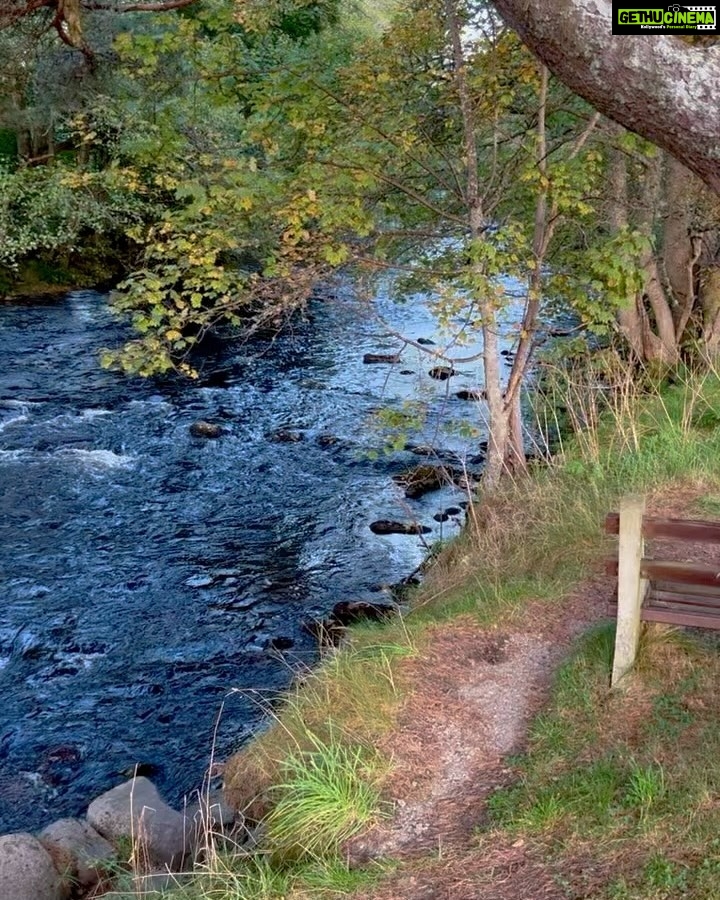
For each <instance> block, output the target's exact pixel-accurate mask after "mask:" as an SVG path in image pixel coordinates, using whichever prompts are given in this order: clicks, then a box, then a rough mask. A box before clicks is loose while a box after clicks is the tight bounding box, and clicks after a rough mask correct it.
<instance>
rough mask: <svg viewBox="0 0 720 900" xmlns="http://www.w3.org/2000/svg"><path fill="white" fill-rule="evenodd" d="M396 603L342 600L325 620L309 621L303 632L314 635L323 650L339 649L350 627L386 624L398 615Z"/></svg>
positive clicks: (304, 624) (305, 623)
mask: <svg viewBox="0 0 720 900" xmlns="http://www.w3.org/2000/svg"><path fill="white" fill-rule="evenodd" d="M397 613H398V608H397V606H396V605H395V604H394V603H372V602H370V601H368V600H341V601H340V602H339V603H336V604H335V606H333V608H332V612H331V613H330V614H329V615H328V616H326V617H325V618H324V619H307V620H306V621H305V622H303V625H302V627H303V631H305V632H307V633H308V634H310V635H312V637H314V638H315V639H316V640H317V642H318V645H319V646H320V648H321V649H329V648H332V647H338V646H339V645H340V644H341V643H342V641H343V639H344V637H345V635H346V634H347V629H348V626H350V625H356V624H357V623H358V622H384V621H387V620H388V619H390V618H392V617H393V616H395V615H397Z"/></svg>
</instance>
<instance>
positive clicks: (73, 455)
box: [53, 447, 135, 469]
mask: <svg viewBox="0 0 720 900" xmlns="http://www.w3.org/2000/svg"><path fill="white" fill-rule="evenodd" d="M53 456H54V457H56V458H58V459H77V460H79V461H80V462H83V463H86V464H87V465H88V466H93V467H98V468H103V469H128V468H130V467H131V466H132V465H133V464H134V462H135V459H134V457H132V456H124V455H123V454H121V453H113V451H112V450H79V449H77V448H74V447H73V448H65V449H62V450H56V451H55V453H53Z"/></svg>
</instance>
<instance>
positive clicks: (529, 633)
mask: <svg viewBox="0 0 720 900" xmlns="http://www.w3.org/2000/svg"><path fill="white" fill-rule="evenodd" d="M691 493H692V492H691ZM692 499H693V497H692V496H691V495H689V494H688V493H687V492H684V493H683V495H682V496H678V495H674V496H672V497H666V498H665V500H664V501H663V502H655V503H653V504H652V506H651V508H650V509H649V511H650V512H652V513H654V514H662V515H676V516H683V515H688V514H689V513H688V511H687V510H688V506H689V503H690V502H691V500H692ZM660 550H662V552H663V554H665V553H668V554H672V555H673V556H674V557H675V558H677V559H686V560H694V561H697V560H703V559H707V558H708V555H709V554H710V555H712V554H714V555H715V558H716V556H717V551H716V550H715V549H714V548H708V546H707V545H702V544H701V545H688V544H680V545H677V546H669V545H668V544H667V543H664V544H663V545H662V546H661V547H660V546H658V548H657V551H658V553H659V551H660ZM613 590H614V584H613V580H612V579H610V578H608V577H607V576H605V575H604V574H600V573H597V574H595V575H593V576H592V577H589V578H588V580H586V581H585V582H583V583H582V584H581V585H579V586H578V587H577V588H576V590H575V591H574V592H573V593H572V594H571V595H570V596H568V597H566V598H565V599H563V600H562V601H561V602H559V603H556V604H552V603H542V604H540V603H538V604H533V605H531V606H530V607H528V608H527V609H526V610H525V612H524V614H523V615H522V618H521V620H520V621H519V622H517V623H515V624H513V625H512V626H511V627H502V626H498V627H496V628H489V629H483V628H480V627H479V626H478V624H477V623H474V622H473V621H472V620H471V619H470V618H466V619H461V620H455V621H454V622H452V623H449V624H444V625H439V626H437V628H436V630H435V632H434V633H433V636H432V640H431V642H430V645H429V650H428V651H427V652H425V653H423V655H422V656H421V657H419V658H416V659H413V660H409V661H408V662H407V664H406V665H407V669H406V675H407V679H408V684H409V685H410V686H411V687H410V690H409V693H408V700H407V702H406V705H405V707H404V709H403V711H402V714H401V716H400V720H399V722H398V727H397V728H396V729H395V731H394V732H393V733H392V734H391V735H390V736H389V738H388V739H387V741H386V743H385V745H384V746H383V747H382V748H381V749H382V750H383V752H384V753H385V754H388V755H389V756H390V758H392V759H393V761H394V769H393V774H392V776H391V781H390V784H389V786H388V796H389V797H390V798H391V799H392V801H393V807H394V814H393V817H392V819H391V820H390V821H389V822H387V823H385V824H383V825H382V826H380V827H378V828H376V829H375V830H373V831H372V832H370V833H369V834H366V835H364V836H363V837H362V839H359V840H356V841H354V842H353V844H352V845H351V847H350V853H351V856H352V858H354V859H355V860H357V861H363V862H366V861H369V860H372V859H382V858H395V859H398V858H399V859H401V860H403V864H402V865H401V866H400V868H399V869H398V872H397V873H396V874H395V875H394V876H392V877H390V878H389V879H386V880H384V881H383V882H382V883H381V884H380V885H379V886H378V887H377V888H375V889H373V890H371V891H369V892H368V891H367V890H366V891H365V892H363V893H360V894H357V895H356V897H357V900H360V898H362V900H545V898H550V900H556V898H557V900H560V898H563V900H567V898H568V896H591V895H592V894H587V893H585V892H584V891H583V892H582V893H580V894H578V893H570V894H568V891H567V884H566V886H565V888H563V887H561V883H560V882H561V880H560V879H558V878H557V877H556V873H553V872H552V871H550V870H549V869H548V867H547V864H546V863H544V862H543V861H541V860H539V859H536V858H533V856H532V853H531V852H530V851H529V850H528V849H527V848H526V847H525V846H524V845H523V843H522V841H519V842H516V843H515V844H512V845H509V844H507V843H503V842H502V841H500V842H497V841H491V842H490V844H489V845H488V844H486V843H484V844H483V851H482V853H478V852H475V853H473V852H472V846H473V844H474V843H475V840H474V833H475V830H476V829H477V828H478V827H479V826H481V825H482V824H483V823H484V822H485V821H486V812H485V801H486V798H487V797H488V795H489V794H490V793H491V792H492V791H494V790H495V789H496V788H498V787H500V786H503V785H506V784H508V783H510V782H511V781H512V780H513V772H512V769H511V768H510V767H509V766H508V763H507V761H506V760H507V757H508V755H509V754H512V753H514V752H518V751H520V750H521V749H522V748H523V746H524V744H525V741H526V735H527V729H528V725H529V723H530V721H531V720H532V718H533V717H534V716H535V715H536V714H537V713H538V712H539V711H540V710H541V708H542V707H543V705H544V704H545V703H546V701H547V699H548V694H549V689H550V686H551V684H552V680H553V676H554V673H555V671H556V669H557V667H558V665H559V664H560V663H561V662H562V660H564V659H565V658H566V657H567V656H568V653H569V652H570V649H571V646H572V643H573V641H574V639H575V638H576V637H578V635H580V634H581V633H582V632H584V631H585V630H586V629H587V628H588V627H589V626H590V625H592V624H593V623H595V622H599V621H601V620H603V619H606V618H607V601H608V600H609V599H610V597H611V594H612V593H613ZM565 874H567V872H565ZM588 874H589V873H586V874H585V875H583V874H581V875H580V876H579V877H580V880H583V881H585V883H586V885H587V876H588Z"/></svg>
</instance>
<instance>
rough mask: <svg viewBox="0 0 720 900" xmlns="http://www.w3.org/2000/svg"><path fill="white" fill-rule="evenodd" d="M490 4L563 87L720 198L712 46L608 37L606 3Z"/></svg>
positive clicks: (718, 63) (717, 60) (717, 56)
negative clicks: (671, 159)
mask: <svg viewBox="0 0 720 900" xmlns="http://www.w3.org/2000/svg"><path fill="white" fill-rule="evenodd" d="M493 2H494V5H495V7H496V8H497V10H498V12H499V13H500V15H501V16H502V17H503V19H504V20H505V21H506V22H507V23H508V25H510V27H512V28H513V29H514V30H515V31H517V33H518V34H519V35H520V38H521V39H522V40H523V41H524V42H525V43H526V44H527V46H528V47H529V48H530V49H531V50H532V51H533V53H535V54H536V55H537V56H538V57H539V58H540V59H541V60H542V61H543V62H544V63H545V64H546V65H547V66H548V68H549V69H550V70H551V71H552V72H553V73H554V74H555V75H557V77H558V78H559V79H560V80H561V81H563V82H564V83H565V84H567V85H568V87H570V88H571V89H572V90H573V91H575V92H576V93H577V94H578V95H579V96H581V97H583V98H584V99H585V100H587V101H588V102H589V103H590V104H592V106H594V107H595V109H597V110H599V111H600V112H602V113H603V114H604V115H606V116H608V118H610V119H613V120H614V121H616V122H619V123H620V124H621V125H624V126H625V127H626V128H628V129H629V130H631V131H634V132H636V133H637V134H639V135H641V136H642V137H644V138H647V139H648V140H649V141H651V142H652V143H654V144H656V145H657V146H659V147H662V148H663V149H665V150H667V151H668V153H670V154H671V155H672V156H674V157H675V158H676V159H678V160H679V161H680V162H682V163H683V164H684V165H685V166H687V168H688V169H690V170H691V171H692V172H695V174H696V175H698V176H699V177H700V178H701V179H702V180H703V181H704V182H705V183H706V184H707V185H708V186H709V187H710V188H711V189H712V190H713V191H715V192H716V193H720V154H719V153H718V147H719V146H720V117H718V116H717V114H716V112H717V97H718V95H720V52H718V50H717V49H716V47H715V46H714V45H710V46H698V45H693V44H688V43H686V42H683V41H680V40H678V39H677V38H675V37H665V36H664V35H652V36H650V35H649V36H647V37H645V36H642V35H637V36H635V35H613V34H612V33H611V15H612V3H611V0H557V2H553V3H549V2H548V0H493Z"/></svg>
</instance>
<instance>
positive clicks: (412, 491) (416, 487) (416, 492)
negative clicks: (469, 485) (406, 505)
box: [392, 465, 456, 500]
mask: <svg viewBox="0 0 720 900" xmlns="http://www.w3.org/2000/svg"><path fill="white" fill-rule="evenodd" d="M455 477H456V473H455V472H454V471H453V470H452V469H450V468H448V467H447V466H429V465H425V466H414V467H413V468H412V469H407V470H406V471H404V472H400V474H399V475H393V477H392V478H393V481H394V482H395V484H399V485H400V486H401V487H404V488H405V496H406V497H407V498H408V499H410V500H417V499H418V498H419V497H422V496H424V495H425V494H428V493H430V491H437V490H439V488H441V487H442V486H443V485H445V484H450V483H451V482H452V481H453V480H454V479H455Z"/></svg>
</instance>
